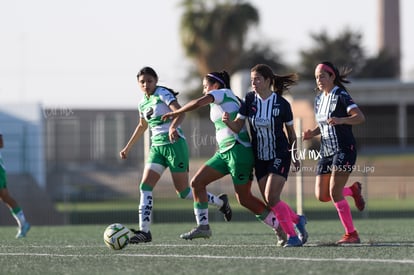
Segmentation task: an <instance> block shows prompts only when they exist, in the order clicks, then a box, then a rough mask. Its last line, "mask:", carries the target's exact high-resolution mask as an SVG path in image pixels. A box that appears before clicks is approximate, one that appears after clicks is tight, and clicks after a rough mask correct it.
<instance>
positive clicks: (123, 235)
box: [103, 223, 131, 250]
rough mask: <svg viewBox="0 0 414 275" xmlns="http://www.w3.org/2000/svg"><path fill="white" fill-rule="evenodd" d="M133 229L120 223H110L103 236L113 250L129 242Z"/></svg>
mask: <svg viewBox="0 0 414 275" xmlns="http://www.w3.org/2000/svg"><path fill="white" fill-rule="evenodd" d="M130 233H131V231H130V230H129V229H128V228H127V227H125V226H124V225H122V224H120V223H113V224H111V225H109V226H108V227H107V228H106V229H105V232H104V235H103V238H104V242H105V244H106V246H107V247H109V248H111V249H113V250H120V249H122V248H124V247H125V246H127V244H128V243H129V234H130Z"/></svg>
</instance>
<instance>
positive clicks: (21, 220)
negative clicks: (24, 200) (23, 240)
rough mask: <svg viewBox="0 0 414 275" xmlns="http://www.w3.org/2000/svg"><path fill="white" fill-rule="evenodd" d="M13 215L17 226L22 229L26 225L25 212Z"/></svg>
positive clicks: (21, 211)
mask: <svg viewBox="0 0 414 275" xmlns="http://www.w3.org/2000/svg"><path fill="white" fill-rule="evenodd" d="M12 215H13V217H14V219H15V220H16V222H17V225H18V226H19V228H22V226H23V224H25V223H26V217H25V216H24V213H23V210H20V211H19V212H17V213H16V214H15V213H13V212H12Z"/></svg>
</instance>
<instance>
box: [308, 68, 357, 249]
mask: <svg viewBox="0 0 414 275" xmlns="http://www.w3.org/2000/svg"><path fill="white" fill-rule="evenodd" d="M350 71H351V70H349V69H347V68H345V69H344V70H342V71H341V73H340V72H339V70H338V69H337V68H336V67H335V66H334V65H333V64H332V63H331V62H323V63H321V64H318V65H317V66H316V69H315V79H316V85H317V89H318V91H320V93H319V94H318V95H317V96H316V98H315V117H316V122H317V123H318V125H317V126H316V127H315V128H314V129H312V130H311V129H309V130H307V131H306V132H304V133H303V139H304V140H307V139H311V138H313V137H314V136H317V135H319V134H320V135H321V155H322V158H321V159H320V160H319V162H318V167H317V176H316V183H315V195H316V198H317V199H319V200H320V201H322V202H328V201H331V200H332V201H333V204H334V205H335V208H336V210H337V212H338V215H339V219H340V220H341V222H342V225H343V226H344V228H345V235H344V236H343V237H342V239H340V240H339V241H338V242H337V244H343V243H359V242H360V239H359V236H358V233H357V231H356V230H355V227H354V224H353V221H352V215H351V210H350V208H349V204H348V202H347V200H346V199H345V196H352V197H353V198H354V199H355V204H356V206H357V208H358V209H359V210H360V211H362V210H363V209H364V207H365V201H364V199H363V198H362V195H361V184H360V183H359V182H355V183H354V184H353V185H352V186H350V187H345V185H346V182H347V181H348V177H349V175H350V174H351V172H352V169H353V166H354V164H355V161H356V157H357V152H356V143H355V138H354V135H353V133H352V125H357V124H360V123H363V122H364V121H365V116H364V114H363V113H362V112H361V110H360V109H359V108H358V106H357V105H356V104H355V102H354V101H353V100H352V98H351V96H350V95H349V93H348V92H347V90H346V88H345V86H344V84H343V83H349V81H348V80H347V79H346V77H347V76H348V74H349V73H350Z"/></svg>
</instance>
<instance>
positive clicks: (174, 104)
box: [168, 100, 185, 142]
mask: <svg viewBox="0 0 414 275" xmlns="http://www.w3.org/2000/svg"><path fill="white" fill-rule="evenodd" d="M169 107H170V109H171V110H173V111H177V110H179V109H180V108H181V106H180V104H179V103H178V102H177V101H176V100H174V101H173V102H171V104H170V105H169ZM184 118H185V113H181V114H179V115H178V116H176V117H175V118H174V119H173V121H172V122H171V126H170V129H169V133H168V136H169V138H170V141H171V142H174V141H175V140H177V138H179V134H178V132H177V128H178V127H179V126H180V124H181V123H182V122H183V120H184Z"/></svg>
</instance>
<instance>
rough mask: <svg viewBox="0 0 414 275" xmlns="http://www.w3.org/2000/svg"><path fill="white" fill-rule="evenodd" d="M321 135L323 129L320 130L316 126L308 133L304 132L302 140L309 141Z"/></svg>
mask: <svg viewBox="0 0 414 275" xmlns="http://www.w3.org/2000/svg"><path fill="white" fill-rule="evenodd" d="M320 134H321V129H319V126H316V127H315V128H313V129H308V130H307V131H305V132H303V134H302V139H303V140H308V139H311V138H313V137H316V136H317V135H320Z"/></svg>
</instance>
